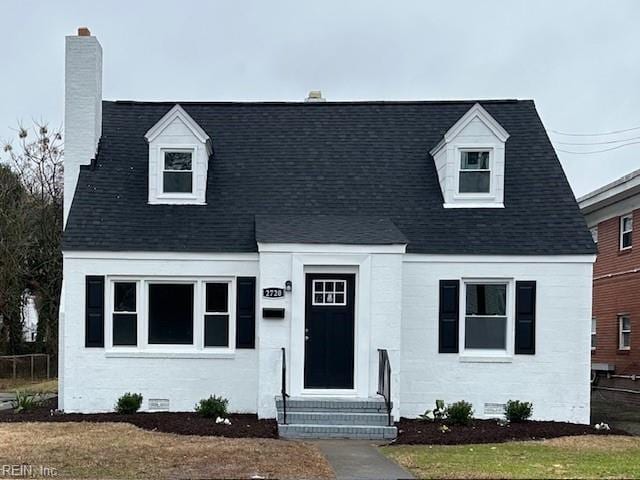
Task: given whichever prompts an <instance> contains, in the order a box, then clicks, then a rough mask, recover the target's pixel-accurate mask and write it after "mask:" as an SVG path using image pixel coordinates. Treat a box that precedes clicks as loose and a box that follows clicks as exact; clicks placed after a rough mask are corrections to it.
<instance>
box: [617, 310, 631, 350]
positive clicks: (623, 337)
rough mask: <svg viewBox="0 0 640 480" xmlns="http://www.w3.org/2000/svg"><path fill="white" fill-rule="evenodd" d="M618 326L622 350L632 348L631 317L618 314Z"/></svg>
mask: <svg viewBox="0 0 640 480" xmlns="http://www.w3.org/2000/svg"><path fill="white" fill-rule="evenodd" d="M618 328H619V329H620V341H619V347H618V348H619V349H620V350H630V349H631V318H630V317H629V315H619V316H618Z"/></svg>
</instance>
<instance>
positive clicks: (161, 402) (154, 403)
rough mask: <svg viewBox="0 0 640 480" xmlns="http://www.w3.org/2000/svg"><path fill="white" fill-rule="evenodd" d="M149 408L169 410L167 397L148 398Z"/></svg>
mask: <svg viewBox="0 0 640 480" xmlns="http://www.w3.org/2000/svg"><path fill="white" fill-rule="evenodd" d="M149 410H169V399H168V398H150V399H149Z"/></svg>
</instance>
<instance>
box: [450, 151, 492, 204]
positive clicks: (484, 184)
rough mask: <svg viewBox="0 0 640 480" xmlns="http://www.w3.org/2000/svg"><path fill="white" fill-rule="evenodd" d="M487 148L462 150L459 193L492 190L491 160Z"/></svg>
mask: <svg viewBox="0 0 640 480" xmlns="http://www.w3.org/2000/svg"><path fill="white" fill-rule="evenodd" d="M490 160H491V158H490V152H489V151H487V150H462V151H460V171H459V178H458V193H479V194H488V193H490V192H491V162H490Z"/></svg>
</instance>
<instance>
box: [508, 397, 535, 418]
mask: <svg viewBox="0 0 640 480" xmlns="http://www.w3.org/2000/svg"><path fill="white" fill-rule="evenodd" d="M532 413H533V405H532V404H531V403H530V402H521V401H520V400H509V401H508V402H507V404H506V405H505V407H504V416H505V417H507V420H509V421H510V422H512V423H517V422H524V421H525V420H528V419H529V418H531V414H532Z"/></svg>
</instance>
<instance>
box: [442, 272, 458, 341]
mask: <svg viewBox="0 0 640 480" xmlns="http://www.w3.org/2000/svg"><path fill="white" fill-rule="evenodd" d="M459 316H460V281H459V280H440V312H439V320H438V334H439V339H438V352H440V353H458V336H459V334H458V323H459Z"/></svg>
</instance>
